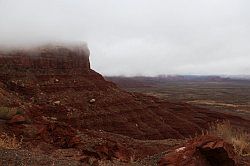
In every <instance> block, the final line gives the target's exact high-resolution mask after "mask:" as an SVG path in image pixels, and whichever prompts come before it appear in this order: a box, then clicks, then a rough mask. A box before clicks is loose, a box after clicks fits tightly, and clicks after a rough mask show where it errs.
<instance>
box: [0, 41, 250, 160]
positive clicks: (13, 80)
mask: <svg viewBox="0 0 250 166" xmlns="http://www.w3.org/2000/svg"><path fill="white" fill-rule="evenodd" d="M0 57H1V58H0V68H1V70H0V71H1V72H0V104H1V108H0V109H1V110H6V109H7V110H8V109H9V110H10V111H9V112H13V110H14V113H13V114H10V113H9V112H7V114H8V116H7V115H4V116H3V117H5V118H2V119H1V124H2V125H1V131H2V132H5V133H8V134H13V133H14V134H15V135H16V136H17V137H18V138H21V137H23V145H22V146H23V148H24V149H36V150H37V151H38V152H39V153H40V152H41V153H45V154H47V155H52V154H54V155H55V156H57V157H58V156H59V157H63V156H64V154H65V156H71V159H72V158H73V159H74V160H77V161H79V162H80V163H81V162H82V163H83V162H86V163H90V162H92V161H90V158H95V159H98V160H100V159H111V158H116V159H119V160H120V161H130V160H132V158H133V159H135V158H136V159H137V158H143V157H146V156H148V155H153V154H155V153H159V152H161V151H164V150H166V149H167V148H168V147H169V146H168V145H167V143H166V142H164V141H153V140H166V139H184V138H186V137H189V136H190V135H194V134H195V133H199V132H201V130H202V129H204V128H206V127H207V126H208V123H209V122H212V121H216V120H222V119H225V118H226V119H229V120H231V121H232V122H233V123H234V124H236V125H239V124H240V125H241V126H242V127H245V128H248V129H249V128H250V123H249V122H248V121H246V120H243V119H240V118H238V117H234V116H229V115H226V114H220V113H213V112H211V111H209V110H206V109H200V108H198V107H194V106H192V105H189V104H185V103H173V102H168V101H164V100H160V99H158V98H155V97H152V96H146V95H142V94H138V93H128V92H126V91H123V90H121V89H119V88H118V87H117V86H116V85H115V84H114V83H112V82H108V81H106V80H105V79H104V78H103V77H102V76H101V75H100V74H98V73H96V72H95V71H93V70H92V69H91V68H90V65H89V64H90V63H89V51H88V49H86V47H83V48H82V47H65V46H63V47H62V46H46V47H39V48H36V49H32V50H18V51H11V52H10V51H8V52H6V51H0ZM15 110H16V111H15ZM3 112H4V111H3ZM6 117H7V118H6ZM0 118H1V117H0ZM150 140H151V141H150ZM170 142H171V141H170ZM174 144H175V143H173V145H174ZM62 148H63V149H64V150H61V151H63V152H61V151H60V149H62ZM65 148H66V149H69V148H71V149H72V148H73V151H68V150H65ZM58 150H59V151H60V152H59V151H58ZM75 154H78V155H75ZM65 156H64V157H65Z"/></svg>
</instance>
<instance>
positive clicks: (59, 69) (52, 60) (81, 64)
mask: <svg viewBox="0 0 250 166" xmlns="http://www.w3.org/2000/svg"><path fill="white" fill-rule="evenodd" d="M0 68H1V73H8V72H9V71H10V70H11V71H12V70H13V69H14V70H21V71H24V70H25V71H26V72H29V71H32V72H34V71H35V72H40V73H45V72H50V74H51V73H53V72H56V73H65V72H66V73H76V72H77V73H86V72H88V71H89V70H90V63H89V50H88V48H87V47H86V46H85V45H82V46H57V45H47V46H43V47H38V48H34V49H29V50H28V49H26V50H24V49H22V50H21V49H19V50H12V51H0ZM22 73H23V72H22Z"/></svg>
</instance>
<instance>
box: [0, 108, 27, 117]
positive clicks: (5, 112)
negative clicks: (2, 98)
mask: <svg viewBox="0 0 250 166" xmlns="http://www.w3.org/2000/svg"><path fill="white" fill-rule="evenodd" d="M16 114H22V111H21V110H19V109H18V108H10V107H0V119H6V120H8V119H11V118H12V117H13V116H14V115H16Z"/></svg>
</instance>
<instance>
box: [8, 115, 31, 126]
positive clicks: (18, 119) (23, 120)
mask: <svg viewBox="0 0 250 166" xmlns="http://www.w3.org/2000/svg"><path fill="white" fill-rule="evenodd" d="M26 122H27V119H26V118H25V117H24V116H23V115H21V114H17V115H14V116H13V117H12V118H11V120H9V121H8V123H10V124H13V123H26Z"/></svg>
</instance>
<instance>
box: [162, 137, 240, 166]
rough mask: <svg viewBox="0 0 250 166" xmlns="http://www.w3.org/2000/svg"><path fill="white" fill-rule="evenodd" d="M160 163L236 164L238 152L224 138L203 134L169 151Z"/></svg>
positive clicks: (218, 165) (215, 165)
mask: <svg viewBox="0 0 250 166" xmlns="http://www.w3.org/2000/svg"><path fill="white" fill-rule="evenodd" d="M158 165H159V166H165V165H178V166H186V165H194V166H195V165H202V166H234V165H236V154H235V152H234V149H233V146H232V145H231V144H229V143H227V142H225V141H224V140H223V139H220V138H217V137H213V136H201V137H199V138H195V139H193V140H190V141H188V142H187V143H186V144H185V145H184V146H182V147H179V148H176V149H175V150H173V151H172V152H170V153H168V154H167V155H166V156H164V157H163V158H161V159H160V161H159V162H158Z"/></svg>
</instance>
